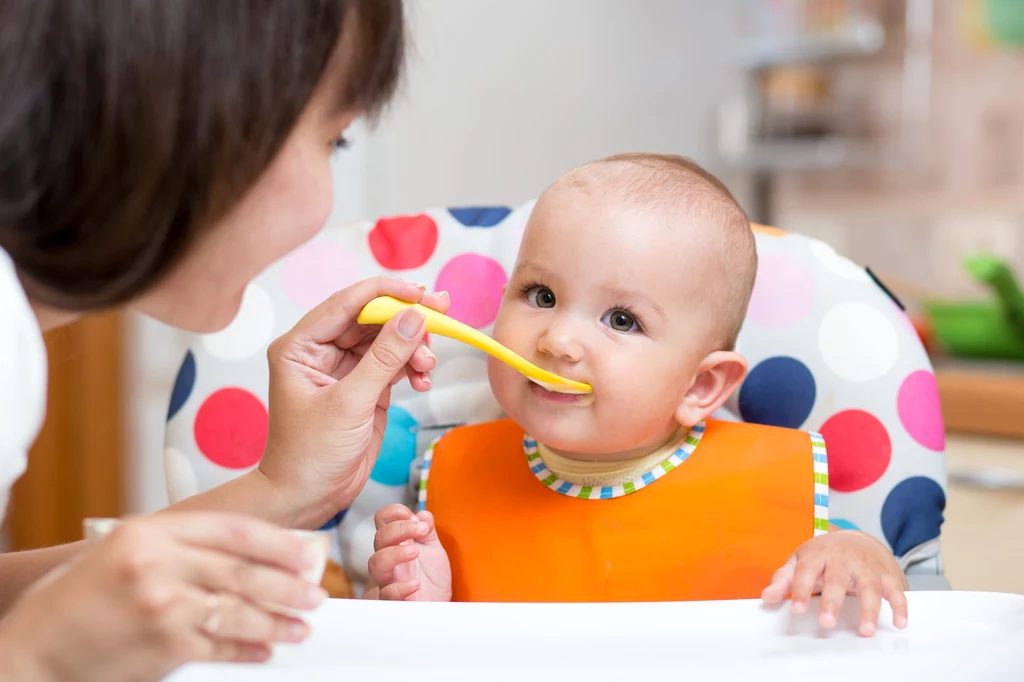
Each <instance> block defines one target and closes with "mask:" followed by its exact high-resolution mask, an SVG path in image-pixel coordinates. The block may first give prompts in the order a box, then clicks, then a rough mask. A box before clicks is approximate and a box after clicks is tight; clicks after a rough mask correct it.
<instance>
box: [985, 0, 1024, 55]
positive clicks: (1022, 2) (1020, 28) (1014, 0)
mask: <svg viewBox="0 0 1024 682" xmlns="http://www.w3.org/2000/svg"><path fill="white" fill-rule="evenodd" d="M982 13H983V14H982V16H983V23H984V26H985V30H986V31H987V32H988V34H989V36H990V38H991V39H992V40H993V41H994V42H996V43H1001V44H1004V45H1024V0H985V4H984V6H983V8H982Z"/></svg>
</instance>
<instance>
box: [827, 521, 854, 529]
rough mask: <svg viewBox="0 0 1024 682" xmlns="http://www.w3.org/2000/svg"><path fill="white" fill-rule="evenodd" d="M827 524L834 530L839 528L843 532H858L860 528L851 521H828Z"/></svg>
mask: <svg viewBox="0 0 1024 682" xmlns="http://www.w3.org/2000/svg"><path fill="white" fill-rule="evenodd" d="M828 522H829V523H831V524H832V525H833V526H835V527H836V528H841V529H843V530H860V527H859V526H858V525H857V524H856V523H854V522H853V521H847V520H846V519H829V520H828Z"/></svg>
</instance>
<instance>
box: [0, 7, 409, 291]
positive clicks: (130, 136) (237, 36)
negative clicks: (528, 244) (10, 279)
mask: <svg viewBox="0 0 1024 682" xmlns="http://www.w3.org/2000/svg"><path fill="white" fill-rule="evenodd" d="M402 14H403V12H402V4H401V0H190V1H184V2H183V1H181V0H148V1H145V2H139V1H137V0H3V2H2V3H0V247H3V248H4V249H6V250H7V251H8V252H9V253H10V254H11V257H12V258H13V259H14V263H15V265H16V267H17V268H18V270H19V273H20V274H21V277H22V280H23V282H24V283H25V286H26V288H27V289H28V290H29V294H30V296H32V297H33V298H34V299H36V300H39V301H41V302H44V303H47V304H50V305H54V306H57V307H62V308H68V309H74V310H87V309H94V308H102V307H107V306H111V305H115V304H118V303H122V302H124V301H126V300H129V299H131V298H133V297H135V296H137V295H139V294H140V293H142V292H144V291H146V290H147V289H148V288H150V287H151V286H152V285H153V284H155V283H156V282H157V281H159V280H160V278H161V277H163V276H164V275H166V274H167V272H168V271H169V270H170V269H171V268H172V267H173V266H174V265H175V264H176V262H177V261H178V259H179V258H180V257H181V256H182V254H183V253H184V252H185V251H186V250H187V249H188V247H189V246H190V244H191V243H192V241H193V239H194V238H195V236H196V234H197V233H198V232H199V231H201V230H202V229H204V227H206V226H207V225H209V224H210V223H211V222H212V221H215V220H216V219H217V218H219V217H221V216H223V215H224V213H225V212H226V211H227V210H228V209H230V208H231V207H232V206H233V205H234V204H235V203H236V202H237V201H238V200H239V199H240V198H241V196H242V194H243V193H244V192H245V191H246V190H247V189H248V188H250V187H251V186H252V185H253V183H254V182H255V181H256V179H257V178H258V177H259V175H260V174H261V173H262V172H263V171H264V170H265V169H266V168H267V166H268V165H269V164H270V162H271V161H272V160H273V158H274V156H275V155H276V154H277V152H278V151H279V150H280V148H281V146H282V144H283V142H284V141H285V138H286V137H287V136H288V134H289V133H290V132H291V130H292V128H293V127H294V126H295V123H296V121H297V120H298V118H299V115H300V113H301V112H302V110H303V108H304V107H305V106H306V104H307V103H308V102H309V100H310V98H311V96H312V94H313V91H314V89H315V88H316V87H317V86H318V85H319V84H320V82H321V80H322V78H321V77H322V76H323V75H324V73H325V69H326V67H327V64H328V62H329V61H330V60H332V59H337V60H341V61H340V62H332V64H333V63H341V67H340V68H338V69H335V68H334V67H333V66H332V68H331V71H330V73H331V75H332V76H333V75H334V73H335V72H337V73H338V76H337V78H338V81H339V82H338V83H337V85H336V86H335V87H336V89H337V108H338V110H339V112H340V111H344V110H347V109H353V110H355V109H361V110H363V111H366V112H368V113H369V114H371V115H372V114H374V113H375V112H377V111H378V110H379V109H380V108H381V107H382V106H383V105H384V104H386V103H387V101H388V100H389V99H390V97H391V95H392V93H393V91H394V89H395V87H396V83H397V81H398V80H399V75H400V72H401V66H402V57H403V45H404V36H403V30H404V29H403V16H402ZM336 48H337V50H336ZM335 54H337V57H334V55H335ZM338 132H339V133H340V132H341V131H338ZM328 142H329V141H328V140H325V141H324V143H325V144H328Z"/></svg>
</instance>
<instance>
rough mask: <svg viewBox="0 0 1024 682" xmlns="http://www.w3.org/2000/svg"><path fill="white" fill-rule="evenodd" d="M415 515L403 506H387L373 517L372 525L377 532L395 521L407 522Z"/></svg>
mask: <svg viewBox="0 0 1024 682" xmlns="http://www.w3.org/2000/svg"><path fill="white" fill-rule="evenodd" d="M415 517H416V515H415V514H413V513H412V510H411V509H409V508H408V507H406V506H405V505H404V504H389V505H388V506H386V507H384V508H383V509H381V510H380V511H378V512H377V513H376V514H374V515H373V525H374V527H375V528H376V529H377V530H380V529H381V528H383V527H384V526H386V525H388V524H390V523H394V522H395V521H408V520H409V519H412V518H415Z"/></svg>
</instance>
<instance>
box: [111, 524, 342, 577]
mask: <svg viewBox="0 0 1024 682" xmlns="http://www.w3.org/2000/svg"><path fill="white" fill-rule="evenodd" d="M150 523H156V524H159V525H160V526H161V529H162V530H163V531H164V532H166V533H167V534H168V535H170V536H171V537H173V538H174V539H175V540H177V541H179V542H181V543H184V544H187V545H193V546H196V547H199V548H205V549H208V550H215V551H218V552H221V553H225V554H231V555H234V556H236V557H238V558H241V559H245V560H248V561H251V562H255V563H259V564H265V565H267V566H274V567H277V568H280V569H283V570H285V571H288V572H290V573H295V574H298V573H302V572H303V571H305V570H307V569H309V568H314V567H316V566H317V564H318V563H319V562H320V561H321V560H322V557H320V556H318V554H317V552H316V551H314V549H313V548H312V547H310V546H309V544H307V543H306V542H305V541H303V540H302V539H301V538H300V537H299V536H297V535H294V534H292V533H289V532H288V531H286V530H284V529H283V528H281V527H279V526H275V525H273V524H271V523H268V522H266V521H261V520H259V519H256V518H253V517H249V516H243V515H241V514H227V513H216V514H212V513H202V512H195V513H184V512H177V513H174V514H156V515H154V516H153V517H152V518H150V519H147V520H146V521H145V522H143V523H138V524H135V523H133V522H131V521H129V522H126V523H125V524H123V525H122V526H120V527H119V528H117V529H116V530H115V531H114V534H113V537H112V538H111V539H112V540H113V541H114V542H115V543H116V542H117V541H118V540H119V539H124V540H126V541H127V544H129V545H131V546H132V547H134V548H136V550H137V551H143V552H144V548H145V547H146V546H147V544H148V540H149V538H148V535H149V533H150V532H151V531H150V530H148V529H147V527H146V526H147V524H150Z"/></svg>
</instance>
